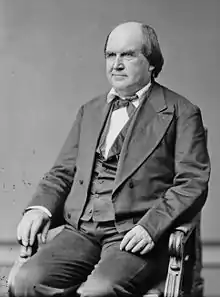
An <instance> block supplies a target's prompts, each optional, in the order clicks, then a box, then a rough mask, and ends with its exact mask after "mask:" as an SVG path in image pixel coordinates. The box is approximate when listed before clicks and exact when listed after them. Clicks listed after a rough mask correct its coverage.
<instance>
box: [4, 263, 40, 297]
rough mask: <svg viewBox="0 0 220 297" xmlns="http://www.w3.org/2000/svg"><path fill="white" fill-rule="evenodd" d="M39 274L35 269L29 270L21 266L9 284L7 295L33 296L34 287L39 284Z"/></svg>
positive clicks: (16, 296)
mask: <svg viewBox="0 0 220 297" xmlns="http://www.w3.org/2000/svg"><path fill="white" fill-rule="evenodd" d="M40 276H41V273H40V272H39V271H38V269H37V268H35V269H34V271H31V270H29V269H28V268H27V267H26V265H24V266H22V267H21V268H20V269H19V271H18V272H17V274H16V275H15V276H14V279H13V280H12V282H11V283H10V284H9V294H10V296H14V297H25V296H28V297H31V296H35V295H36V293H35V287H36V285H37V284H39V282H40Z"/></svg>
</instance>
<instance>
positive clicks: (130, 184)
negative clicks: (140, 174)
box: [129, 180, 134, 189]
mask: <svg viewBox="0 0 220 297" xmlns="http://www.w3.org/2000/svg"><path fill="white" fill-rule="evenodd" d="M133 187H134V184H133V181H132V180H131V181H130V182H129V188H131V189H132V188H133Z"/></svg>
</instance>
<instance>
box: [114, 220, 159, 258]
mask: <svg viewBox="0 0 220 297" xmlns="http://www.w3.org/2000/svg"><path fill="white" fill-rule="evenodd" d="M153 247H154V242H153V240H152V239H151V237H150V235H149V234H148V232H147V230H145V229H144V228H143V227H142V226H140V225H137V226H135V227H134V228H132V229H131V230H130V231H128V232H127V233H126V234H125V236H124V238H123V239H122V241H121V244H120V249H121V250H125V251H130V252H132V253H137V252H140V254H141V255H144V254H146V253H148V252H149V251H151V250H152V248H153Z"/></svg>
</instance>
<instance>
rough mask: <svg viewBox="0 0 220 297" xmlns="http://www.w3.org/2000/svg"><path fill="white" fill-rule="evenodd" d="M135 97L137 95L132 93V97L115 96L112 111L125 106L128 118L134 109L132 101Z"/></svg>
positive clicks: (136, 97)
mask: <svg viewBox="0 0 220 297" xmlns="http://www.w3.org/2000/svg"><path fill="white" fill-rule="evenodd" d="M137 99H138V96H137V95H134V96H132V97H129V98H125V99H121V98H120V97H118V96H116V97H115V99H114V102H113V111H114V110H117V109H119V108H122V107H126V108H127V113H128V116H129V118H130V117H131V116H132V115H133V113H134V111H135V110H136V107H135V106H134V104H133V103H132V102H133V101H135V100H137Z"/></svg>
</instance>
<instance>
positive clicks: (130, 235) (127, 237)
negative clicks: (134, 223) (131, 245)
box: [120, 230, 135, 250]
mask: <svg viewBox="0 0 220 297" xmlns="http://www.w3.org/2000/svg"><path fill="white" fill-rule="evenodd" d="M134 236H135V233H134V232H133V231H132V230H130V231H128V232H127V233H126V234H125V236H124V238H123V239H122V241H121V244H120V250H123V249H124V248H125V246H126V245H127V244H128V242H129V241H130V240H131V239H132V238H133V237H134Z"/></svg>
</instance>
